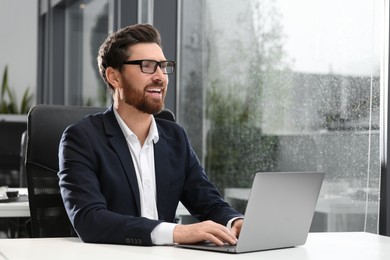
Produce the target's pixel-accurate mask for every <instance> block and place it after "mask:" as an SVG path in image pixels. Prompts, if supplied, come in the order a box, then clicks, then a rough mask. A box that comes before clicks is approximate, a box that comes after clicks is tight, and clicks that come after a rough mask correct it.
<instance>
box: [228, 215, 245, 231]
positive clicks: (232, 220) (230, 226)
mask: <svg viewBox="0 0 390 260" xmlns="http://www.w3.org/2000/svg"><path fill="white" fill-rule="evenodd" d="M240 218H241V219H242V218H243V217H235V218H232V219H231V220H229V222H228V223H227V224H226V227H227V228H228V229H229V230H231V229H232V223H233V222H234V221H235V220H236V219H240Z"/></svg>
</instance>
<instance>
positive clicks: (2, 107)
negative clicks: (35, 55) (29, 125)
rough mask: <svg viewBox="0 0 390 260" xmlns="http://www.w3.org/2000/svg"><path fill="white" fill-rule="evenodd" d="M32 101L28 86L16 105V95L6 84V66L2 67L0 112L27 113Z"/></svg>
mask: <svg viewBox="0 0 390 260" xmlns="http://www.w3.org/2000/svg"><path fill="white" fill-rule="evenodd" d="M31 102H32V94H30V90H29V88H27V89H26V90H25V91H24V93H23V97H22V101H21V102H20V106H19V107H18V105H17V100H16V95H15V93H14V92H13V91H12V90H11V88H10V87H9V84H8V67H7V66H6V67H5V68H4V72H3V80H2V84H1V93H0V113H1V114H27V113H28V111H29V110H30V107H31Z"/></svg>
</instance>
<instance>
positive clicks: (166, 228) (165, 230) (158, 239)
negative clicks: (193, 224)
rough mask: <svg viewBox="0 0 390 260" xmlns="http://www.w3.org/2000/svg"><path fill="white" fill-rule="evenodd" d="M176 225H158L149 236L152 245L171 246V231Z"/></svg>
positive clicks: (165, 223)
mask: <svg viewBox="0 0 390 260" xmlns="http://www.w3.org/2000/svg"><path fill="white" fill-rule="evenodd" d="M176 225H177V224H173V223H167V222H163V223H160V224H158V225H157V226H156V227H155V228H154V229H153V231H152V233H151V234H150V237H151V239H152V244H154V245H172V244H173V229H174V228H175V227H176Z"/></svg>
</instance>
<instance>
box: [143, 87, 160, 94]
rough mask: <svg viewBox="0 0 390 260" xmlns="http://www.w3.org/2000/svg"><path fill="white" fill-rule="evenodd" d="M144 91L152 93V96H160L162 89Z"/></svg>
mask: <svg viewBox="0 0 390 260" xmlns="http://www.w3.org/2000/svg"><path fill="white" fill-rule="evenodd" d="M146 91H147V92H149V93H152V94H161V92H162V89H161V88H150V89H147V90H146Z"/></svg>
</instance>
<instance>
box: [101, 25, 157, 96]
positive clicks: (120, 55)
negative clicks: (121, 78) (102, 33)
mask: <svg viewBox="0 0 390 260" xmlns="http://www.w3.org/2000/svg"><path fill="white" fill-rule="evenodd" d="M137 43H157V44H158V45H159V46H160V47H161V37H160V33H159V32H158V31H157V29H156V28H155V27H153V26H152V25H150V24H134V25H130V26H127V27H125V28H122V29H120V30H118V31H117V32H114V33H112V34H110V35H109V36H108V37H107V39H106V40H105V41H104V42H103V44H102V45H101V46H100V48H99V53H98V57H97V61H98V66H99V72H100V76H101V77H102V78H103V80H104V82H106V84H107V85H108V86H109V87H110V88H111V89H112V86H111V84H110V83H109V82H108V81H107V78H106V69H107V68H108V67H112V68H114V69H118V70H119V71H121V70H122V67H123V62H125V61H126V60H127V59H128V57H129V55H130V54H129V53H128V48H129V46H132V45H134V44H137Z"/></svg>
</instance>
